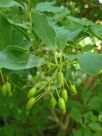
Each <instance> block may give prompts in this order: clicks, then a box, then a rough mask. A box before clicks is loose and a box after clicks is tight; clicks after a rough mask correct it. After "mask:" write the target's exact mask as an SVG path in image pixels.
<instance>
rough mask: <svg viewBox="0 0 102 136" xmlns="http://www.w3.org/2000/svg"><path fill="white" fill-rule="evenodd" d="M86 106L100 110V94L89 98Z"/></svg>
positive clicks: (101, 103)
mask: <svg viewBox="0 0 102 136" xmlns="http://www.w3.org/2000/svg"><path fill="white" fill-rule="evenodd" d="M87 108H88V109H89V110H94V111H98V112H100V111H102V98H101V96H95V97H93V98H91V99H90V101H89V103H88V105H87Z"/></svg>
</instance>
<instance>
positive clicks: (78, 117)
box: [70, 107, 82, 124]
mask: <svg viewBox="0 0 102 136" xmlns="http://www.w3.org/2000/svg"><path fill="white" fill-rule="evenodd" d="M70 116H71V118H72V119H73V120H74V121H75V122H77V123H80V124H82V114H81V111H80V110H79V109H78V108H75V107H73V108H72V109H71V112H70Z"/></svg>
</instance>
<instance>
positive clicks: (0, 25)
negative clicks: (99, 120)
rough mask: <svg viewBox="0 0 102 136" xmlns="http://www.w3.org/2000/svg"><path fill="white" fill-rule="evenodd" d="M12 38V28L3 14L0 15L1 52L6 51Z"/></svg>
mask: <svg viewBox="0 0 102 136" xmlns="http://www.w3.org/2000/svg"><path fill="white" fill-rule="evenodd" d="M11 38H12V26H11V24H10V23H9V22H8V21H7V20H6V19H5V18H4V17H3V16H2V14H0V50H4V49H5V48H6V47H7V46H8V45H9V44H10V42H11Z"/></svg>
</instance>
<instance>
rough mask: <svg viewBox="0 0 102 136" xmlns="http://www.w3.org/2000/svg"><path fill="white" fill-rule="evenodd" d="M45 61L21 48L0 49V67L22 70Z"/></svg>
mask: <svg viewBox="0 0 102 136" xmlns="http://www.w3.org/2000/svg"><path fill="white" fill-rule="evenodd" d="M45 63H46V61H45V60H43V59H41V58H39V57H37V56H34V55H32V54H28V53H24V52H23V51H21V50H8V51H0V68H6V69H11V70H22V69H29V68H33V67H37V66H40V65H43V64H45Z"/></svg>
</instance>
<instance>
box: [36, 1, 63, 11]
mask: <svg viewBox="0 0 102 136" xmlns="http://www.w3.org/2000/svg"><path fill="white" fill-rule="evenodd" d="M53 4H54V2H41V3H38V4H37V6H36V8H35V10H38V11H40V12H51V13H59V12H62V11H63V8H60V7H56V6H54V5H53Z"/></svg>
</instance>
